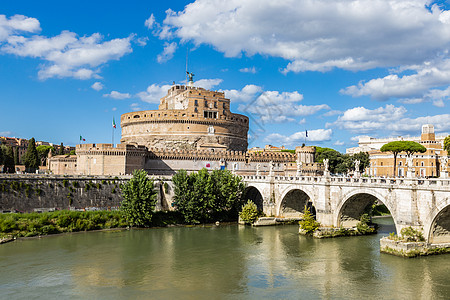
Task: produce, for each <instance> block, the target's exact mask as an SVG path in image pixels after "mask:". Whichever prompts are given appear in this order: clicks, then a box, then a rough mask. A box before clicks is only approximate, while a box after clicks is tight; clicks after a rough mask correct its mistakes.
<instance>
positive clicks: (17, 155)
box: [14, 147, 20, 165]
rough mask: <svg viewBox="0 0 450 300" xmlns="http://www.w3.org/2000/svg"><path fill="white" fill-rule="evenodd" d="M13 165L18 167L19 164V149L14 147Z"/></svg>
mask: <svg viewBox="0 0 450 300" xmlns="http://www.w3.org/2000/svg"><path fill="white" fill-rule="evenodd" d="M14 164H15V165H20V162H19V147H15V148H14Z"/></svg>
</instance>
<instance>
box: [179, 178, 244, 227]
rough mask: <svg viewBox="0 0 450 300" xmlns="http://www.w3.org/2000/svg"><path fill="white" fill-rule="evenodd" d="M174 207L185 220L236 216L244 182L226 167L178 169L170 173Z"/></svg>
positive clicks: (190, 221)
mask: <svg viewBox="0 0 450 300" xmlns="http://www.w3.org/2000/svg"><path fill="white" fill-rule="evenodd" d="M172 180H173V183H174V186H175V187H174V192H175V196H174V202H173V205H174V206H175V208H176V209H177V210H178V211H179V212H180V213H181V214H182V215H183V217H184V219H185V222H187V223H193V224H198V223H207V222H211V221H215V220H225V219H234V220H236V219H237V217H238V212H239V209H240V207H241V205H242V194H243V191H244V188H245V186H244V184H243V182H242V180H241V178H240V177H238V176H234V175H233V174H231V172H230V171H228V170H220V171H219V170H216V171H213V172H211V173H209V172H208V170H206V169H202V170H200V171H198V172H196V173H191V174H190V175H188V174H187V172H186V171H184V170H180V171H178V172H177V174H175V175H174V176H173V177H172Z"/></svg>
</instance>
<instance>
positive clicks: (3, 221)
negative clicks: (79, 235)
mask: <svg viewBox="0 0 450 300" xmlns="http://www.w3.org/2000/svg"><path fill="white" fill-rule="evenodd" d="M126 226H127V223H126V220H125V218H124V217H123V215H122V213H121V212H120V211H67V210H62V211H55V212H45V213H26V214H17V213H11V214H2V215H0V238H3V237H29V236H36V235H47V234H55V233H62V232H76V231H88V230H98V229H108V228H120V227H126Z"/></svg>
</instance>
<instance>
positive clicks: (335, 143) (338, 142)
mask: <svg viewBox="0 0 450 300" xmlns="http://www.w3.org/2000/svg"><path fill="white" fill-rule="evenodd" d="M344 144H345V143H344V142H341V141H336V142H334V143H333V145H336V146H343V145H344Z"/></svg>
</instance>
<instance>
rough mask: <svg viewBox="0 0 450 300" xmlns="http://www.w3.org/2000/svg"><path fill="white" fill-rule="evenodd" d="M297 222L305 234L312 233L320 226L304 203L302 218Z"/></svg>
mask: <svg viewBox="0 0 450 300" xmlns="http://www.w3.org/2000/svg"><path fill="white" fill-rule="evenodd" d="M298 223H299V224H300V228H301V229H302V230H304V231H305V233H306V234H312V233H313V232H314V231H316V229H317V228H319V227H320V223H319V222H317V221H316V219H314V216H313V214H312V213H311V212H310V211H309V207H307V206H306V205H305V210H304V213H303V220H301V221H300V222H298Z"/></svg>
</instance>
